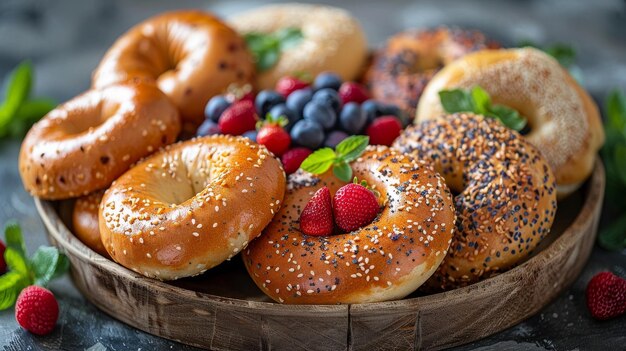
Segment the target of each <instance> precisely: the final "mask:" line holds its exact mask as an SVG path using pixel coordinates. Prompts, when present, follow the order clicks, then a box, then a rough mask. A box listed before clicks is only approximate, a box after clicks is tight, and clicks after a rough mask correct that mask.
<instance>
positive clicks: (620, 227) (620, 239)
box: [598, 215, 626, 251]
mask: <svg viewBox="0 0 626 351" xmlns="http://www.w3.org/2000/svg"><path fill="white" fill-rule="evenodd" d="M598 242H599V243H600V246H602V247H603V248H605V249H607V250H612V251H618V250H621V249H622V248H624V247H626V215H623V216H622V217H620V218H619V219H618V220H616V221H615V222H613V223H612V224H611V225H609V226H608V227H607V228H605V229H603V230H602V231H601V232H600V235H598Z"/></svg>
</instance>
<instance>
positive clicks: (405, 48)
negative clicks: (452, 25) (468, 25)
mask: <svg viewBox="0 0 626 351" xmlns="http://www.w3.org/2000/svg"><path fill="white" fill-rule="evenodd" d="M497 47H499V45H498V44H497V43H496V42H494V41H490V40H488V39H487V38H486V37H485V35H484V34H483V33H481V32H479V31H475V30H461V29H449V28H437V29H430V30H410V31H406V32H402V33H398V34H396V35H394V36H393V37H391V38H389V40H388V41H387V44H386V45H385V46H383V47H382V48H380V49H378V50H376V51H375V53H374V55H373V58H372V60H371V62H370V65H369V67H368V69H367V72H366V73H365V76H364V81H365V83H366V85H367V86H368V87H369V88H370V91H371V93H372V97H373V98H375V99H377V100H381V101H385V102H389V103H393V104H395V105H396V106H398V107H400V108H401V109H402V110H403V111H404V112H406V113H407V114H408V115H409V116H414V115H415V108H416V106H417V101H418V99H419V97H420V96H421V95H422V91H423V90H424V87H425V86H426V84H427V83H428V82H429V81H430V79H431V78H432V77H433V75H434V74H435V73H437V71H439V70H440V69H441V68H442V67H443V66H445V65H447V64H448V63H450V62H452V61H454V60H456V59H457V58H459V57H461V56H463V55H466V54H468V53H470V52H473V51H477V50H483V49H486V48H497Z"/></svg>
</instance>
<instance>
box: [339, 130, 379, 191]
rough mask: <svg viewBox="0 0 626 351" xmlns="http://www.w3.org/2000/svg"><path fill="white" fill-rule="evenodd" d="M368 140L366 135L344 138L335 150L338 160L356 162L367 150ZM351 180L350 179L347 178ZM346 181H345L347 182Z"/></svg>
mask: <svg viewBox="0 0 626 351" xmlns="http://www.w3.org/2000/svg"><path fill="white" fill-rule="evenodd" d="M369 141H370V138H369V137H368V136H366V135H353V136H350V137H347V138H345V139H344V140H342V141H341V142H340V143H339V144H337V147H336V148H335V151H336V152H337V154H338V156H337V157H338V158H339V159H341V160H343V161H346V162H351V161H354V160H356V159H357V158H358V157H359V156H361V154H362V153H363V152H364V151H365V149H366V148H367V145H368V143H369ZM349 178H352V177H349ZM349 180H350V179H348V180H347V181H349Z"/></svg>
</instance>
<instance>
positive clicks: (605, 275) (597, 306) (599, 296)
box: [587, 272, 626, 320]
mask: <svg viewBox="0 0 626 351" xmlns="http://www.w3.org/2000/svg"><path fill="white" fill-rule="evenodd" d="M587 308H589V312H591V316H592V317H593V318H595V319H600V320H605V319H609V318H613V317H617V316H620V315H622V314H624V313H625V312H626V279H624V278H620V277H618V276H616V275H615V274H613V273H611V272H601V273H598V274H596V275H595V276H594V277H593V278H591V280H590V281H589V285H587Z"/></svg>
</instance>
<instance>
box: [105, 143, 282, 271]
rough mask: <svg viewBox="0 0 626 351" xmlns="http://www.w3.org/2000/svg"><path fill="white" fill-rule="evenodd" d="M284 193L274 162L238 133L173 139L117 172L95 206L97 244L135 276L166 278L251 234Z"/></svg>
mask: <svg viewBox="0 0 626 351" xmlns="http://www.w3.org/2000/svg"><path fill="white" fill-rule="evenodd" d="M284 191H285V173H284V171H283V170H282V166H281V165H280V162H279V161H278V160H276V159H275V158H274V157H273V156H272V155H271V154H270V153H269V152H268V151H267V149H266V148H265V147H263V146H259V145H257V144H255V143H253V142H250V141H249V140H248V139H246V138H243V137H228V136H223V135H220V136H212V137H205V138H199V139H192V140H190V141H186V142H182V143H178V144H176V145H173V146H170V147H167V148H166V149H164V150H162V151H161V152H159V153H157V154H154V155H152V156H151V157H149V158H147V159H146V160H144V161H142V162H141V163H139V164H138V165H136V166H135V167H133V168H132V169H130V170H129V171H128V172H126V173H125V174H124V175H122V176H121V177H120V178H119V179H118V180H117V181H116V182H115V183H114V184H113V185H112V186H111V187H110V188H109V190H107V192H106V193H105V195H104V198H103V199H102V204H101V208H100V233H101V235H102V242H103V243H104V246H105V248H106V250H107V251H108V252H109V254H110V255H111V257H112V258H113V259H114V260H115V261H117V262H118V263H120V264H122V265H123V266H125V267H128V268H130V269H132V270H134V271H136V272H138V273H141V274H143V275H145V276H147V277H151V278H156V279H160V280H172V279H178V278H182V277H187V276H193V275H197V274H200V273H203V272H204V271H206V270H207V269H209V268H212V267H214V266H216V265H218V264H220V263H221V262H223V261H224V260H227V259H230V258H231V257H233V256H234V255H235V254H237V253H238V252H239V251H240V250H242V249H243V248H244V247H246V245H247V244H248V242H249V241H250V240H252V239H254V238H255V237H257V236H258V235H259V234H260V233H261V230H262V229H263V228H264V227H265V226H266V225H267V224H268V223H269V222H270V220H271V219H272V217H273V216H274V214H275V213H276V212H277V211H278V210H279V208H280V206H281V202H282V200H283V196H284Z"/></svg>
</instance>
